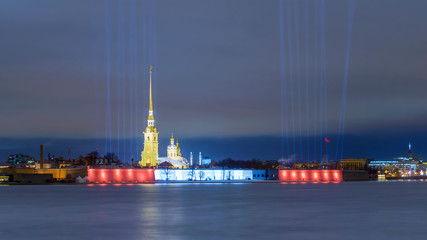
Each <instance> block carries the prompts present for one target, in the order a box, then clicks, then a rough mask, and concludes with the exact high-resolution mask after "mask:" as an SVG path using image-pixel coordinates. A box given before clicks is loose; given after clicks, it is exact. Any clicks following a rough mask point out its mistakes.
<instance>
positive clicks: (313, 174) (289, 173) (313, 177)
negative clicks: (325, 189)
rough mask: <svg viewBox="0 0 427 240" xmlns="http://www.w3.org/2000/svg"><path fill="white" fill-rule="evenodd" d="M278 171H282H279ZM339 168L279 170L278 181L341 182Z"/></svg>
mask: <svg viewBox="0 0 427 240" xmlns="http://www.w3.org/2000/svg"><path fill="white" fill-rule="evenodd" d="M280 171H281V172H282V173H280ZM341 174H342V173H341V171H340V170H279V180H280V181H292V182H307V181H308V182H319V181H323V182H330V181H331V180H332V181H333V182H341V181H342V175H341Z"/></svg>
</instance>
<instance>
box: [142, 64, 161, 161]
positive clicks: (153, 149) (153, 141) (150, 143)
mask: <svg viewBox="0 0 427 240" xmlns="http://www.w3.org/2000/svg"><path fill="white" fill-rule="evenodd" d="M152 74H153V67H151V66H150V108H149V111H148V119H147V123H148V124H147V127H146V128H145V132H144V150H143V151H142V152H141V161H140V162H139V165H140V166H141V167H157V165H158V158H159V138H158V136H159V132H157V128H156V127H155V126H154V115H153V94H152V80H151V76H152Z"/></svg>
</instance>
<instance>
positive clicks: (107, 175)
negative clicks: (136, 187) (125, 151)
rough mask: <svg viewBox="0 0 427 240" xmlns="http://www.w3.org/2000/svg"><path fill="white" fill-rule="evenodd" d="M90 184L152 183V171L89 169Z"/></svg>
mask: <svg viewBox="0 0 427 240" xmlns="http://www.w3.org/2000/svg"><path fill="white" fill-rule="evenodd" d="M87 173H88V178H89V182H91V183H143V182H154V181H155V179H154V169H140V168H138V169H120V168H119V169H108V168H101V169H97V168H89V169H88V170H87Z"/></svg>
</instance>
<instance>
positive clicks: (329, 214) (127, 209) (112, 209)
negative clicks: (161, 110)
mask: <svg viewBox="0 0 427 240" xmlns="http://www.w3.org/2000/svg"><path fill="white" fill-rule="evenodd" d="M426 218H427V182H349V183H340V184H333V183H329V184H279V183H268V184H267V183H256V184H155V185H118V186H114V185H108V186H99V185H95V186H86V185H45V186H43V185H42V186H5V187H0V239H2V240H3V239H115V240H118V239H340V240H342V239H426V238H427V220H426Z"/></svg>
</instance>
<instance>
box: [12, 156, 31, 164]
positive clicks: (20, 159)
mask: <svg viewBox="0 0 427 240" xmlns="http://www.w3.org/2000/svg"><path fill="white" fill-rule="evenodd" d="M34 161H35V158H33V157H31V156H28V155H25V154H11V155H9V158H8V159H7V161H6V163H9V164H22V163H34Z"/></svg>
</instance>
